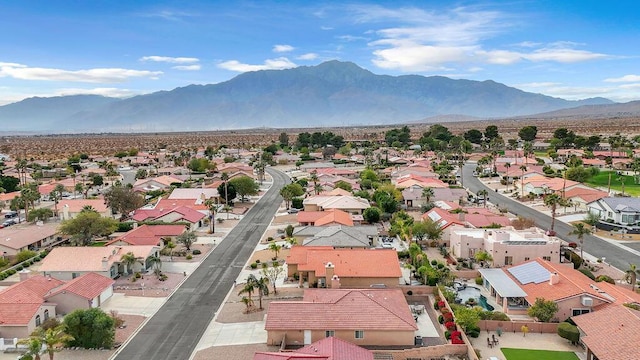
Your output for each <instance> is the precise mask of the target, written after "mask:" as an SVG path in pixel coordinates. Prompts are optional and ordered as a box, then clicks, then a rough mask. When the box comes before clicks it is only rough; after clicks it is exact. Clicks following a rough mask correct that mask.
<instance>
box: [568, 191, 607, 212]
mask: <svg viewBox="0 0 640 360" xmlns="http://www.w3.org/2000/svg"><path fill="white" fill-rule="evenodd" d="M607 196H609V194H608V193H607V192H606V191H602V190H597V189H585V188H583V187H576V188H573V189H570V190H567V191H565V193H564V197H565V198H566V199H567V200H571V203H572V204H573V207H574V210H575V211H578V210H582V211H588V210H589V207H588V206H587V204H589V203H591V202H594V201H596V200H599V199H602V198H605V197H607Z"/></svg>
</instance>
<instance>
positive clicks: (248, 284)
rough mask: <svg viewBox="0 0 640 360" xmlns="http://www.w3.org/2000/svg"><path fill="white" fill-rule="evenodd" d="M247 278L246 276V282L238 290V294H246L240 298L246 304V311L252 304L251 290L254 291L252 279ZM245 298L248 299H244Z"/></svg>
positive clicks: (254, 286)
mask: <svg viewBox="0 0 640 360" xmlns="http://www.w3.org/2000/svg"><path fill="white" fill-rule="evenodd" d="M252 276H253V277H254V278H255V276H254V275H253V274H252V275H249V278H250V277H252ZM249 278H247V282H246V284H244V287H243V288H242V289H240V291H239V292H238V295H242V294H247V296H246V297H243V298H242V301H243V302H244V303H245V305H246V306H247V312H249V309H250V308H251V305H252V304H253V298H252V297H253V292H254V291H256V284H255V283H254V282H253V281H249ZM245 298H246V299H247V300H248V301H245Z"/></svg>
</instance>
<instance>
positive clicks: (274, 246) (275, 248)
mask: <svg viewBox="0 0 640 360" xmlns="http://www.w3.org/2000/svg"><path fill="white" fill-rule="evenodd" d="M269 250H271V251H273V253H274V254H275V257H276V258H277V257H278V253H279V252H280V250H282V245H278V244H277V243H275V242H272V243H271V244H269Z"/></svg>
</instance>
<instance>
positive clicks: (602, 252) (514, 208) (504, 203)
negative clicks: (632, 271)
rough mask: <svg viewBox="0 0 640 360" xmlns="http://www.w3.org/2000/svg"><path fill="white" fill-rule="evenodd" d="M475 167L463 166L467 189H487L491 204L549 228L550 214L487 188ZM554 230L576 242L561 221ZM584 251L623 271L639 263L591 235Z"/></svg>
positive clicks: (637, 260)
mask: <svg viewBox="0 0 640 360" xmlns="http://www.w3.org/2000/svg"><path fill="white" fill-rule="evenodd" d="M475 168H476V164H466V165H465V166H464V168H463V172H462V176H463V181H464V186H465V187H466V188H467V189H469V191H471V192H473V193H477V192H478V191H479V190H481V189H485V190H487V191H489V195H488V197H489V202H491V203H493V204H496V203H497V204H500V207H501V208H503V207H506V208H508V209H509V211H510V212H511V213H513V214H517V215H520V216H523V217H525V218H529V219H533V220H534V221H535V223H536V225H537V226H538V227H539V228H542V229H549V228H550V227H551V216H549V215H546V214H543V213H541V212H539V211H536V210H534V209H531V208H529V207H527V206H525V205H522V204H521V203H519V202H517V201H515V200H513V199H511V198H508V197H505V196H503V195H502V194H499V193H496V192H494V191H493V190H491V189H489V188H488V187H486V186H485V185H484V184H482V183H481V182H480V180H478V178H476V177H474V176H473V175H472V173H473V170H474V169H475ZM554 230H555V231H556V233H557V236H558V237H560V238H561V239H563V240H566V241H574V242H578V240H577V239H576V237H575V235H569V233H570V232H571V231H572V230H573V227H572V226H570V225H568V224H566V223H563V222H561V221H556V223H555V226H554ZM584 251H585V252H588V253H589V254H591V255H593V256H595V257H597V258H602V257H605V258H606V262H607V263H609V264H611V265H612V266H615V267H616V268H618V269H620V270H623V271H625V270H627V269H628V268H629V264H630V263H631V264H640V257H639V256H637V255H635V254H633V253H631V252H629V251H627V249H626V248H625V246H624V245H620V246H616V245H613V244H610V243H609V242H607V241H605V240H602V239H600V238H598V237H596V236H592V235H587V236H585V237H584Z"/></svg>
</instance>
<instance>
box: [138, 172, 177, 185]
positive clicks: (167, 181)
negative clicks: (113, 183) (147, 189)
mask: <svg viewBox="0 0 640 360" xmlns="http://www.w3.org/2000/svg"><path fill="white" fill-rule="evenodd" d="M152 182H155V183H158V184H161V185H164V186H165V187H169V186H170V185H171V184H172V183H180V184H182V183H183V182H184V181H182V179H180V178H178V177H175V176H171V175H162V176H158V177H150V178H146V179H138V180H136V182H135V183H134V184H133V186H134V187H139V186H144V185H145V184H147V183H152Z"/></svg>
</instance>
